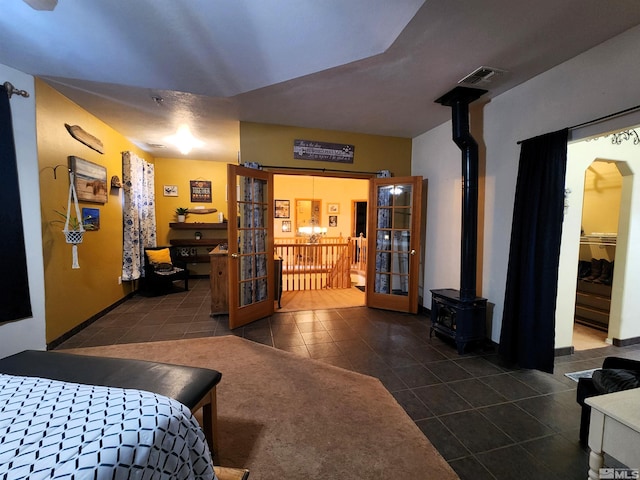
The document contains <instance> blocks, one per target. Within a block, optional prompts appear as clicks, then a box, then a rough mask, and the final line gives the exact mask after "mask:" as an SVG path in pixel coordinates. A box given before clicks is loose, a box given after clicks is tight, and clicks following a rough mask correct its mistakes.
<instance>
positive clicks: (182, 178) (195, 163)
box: [155, 158, 227, 275]
mask: <svg viewBox="0 0 640 480" xmlns="http://www.w3.org/2000/svg"><path fill="white" fill-rule="evenodd" d="M190 180H210V181H211V198H212V202H211V203H192V202H191V191H190V187H189V181H190ZM164 185H176V186H177V187H178V196H177V197H165V196H164V193H163V187H164ZM155 186H156V222H157V241H158V245H169V242H170V240H171V239H172V238H184V239H188V238H194V235H195V232H196V230H197V229H194V230H172V229H171V228H170V227H169V223H171V222H175V221H176V215H175V210H176V208H178V207H185V208H195V207H197V206H200V207H204V208H206V209H209V208H215V209H217V210H218V212H223V213H224V217H225V218H227V163H226V162H220V161H209V160H189V159H184V158H157V159H156V161H155ZM218 212H215V213H207V214H189V215H188V216H187V219H186V222H187V223H194V222H200V223H216V222H217V221H218ZM199 231H200V232H201V233H202V235H203V238H226V237H227V232H226V230H199ZM189 270H190V271H191V272H192V273H193V274H195V275H207V274H208V273H209V265H207V264H193V265H189Z"/></svg>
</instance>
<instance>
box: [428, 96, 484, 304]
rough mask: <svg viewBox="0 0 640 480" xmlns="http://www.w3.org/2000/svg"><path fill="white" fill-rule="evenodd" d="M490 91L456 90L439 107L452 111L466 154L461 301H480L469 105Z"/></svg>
mask: <svg viewBox="0 0 640 480" xmlns="http://www.w3.org/2000/svg"><path fill="white" fill-rule="evenodd" d="M485 93H487V91H486V90H481V89H478V88H468V87H456V88H454V89H453V90H451V91H450V92H448V93H446V94H445V95H443V96H442V97H440V98H439V99H438V100H436V103H440V104H442V105H445V106H450V107H451V123H452V127H453V129H452V130H453V132H452V133H453V141H454V143H455V144H456V145H457V146H458V147H459V148H460V150H461V151H462V229H461V244H460V299H461V300H463V301H468V300H474V299H475V298H476V274H477V264H478V253H477V252H478V176H479V173H478V163H479V159H478V143H477V142H476V141H475V139H474V138H473V136H472V135H471V133H470V129H469V103H471V102H473V101H474V100H477V99H478V98H480V96H482V95H484V94H485Z"/></svg>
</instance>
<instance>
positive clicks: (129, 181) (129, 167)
mask: <svg viewBox="0 0 640 480" xmlns="http://www.w3.org/2000/svg"><path fill="white" fill-rule="evenodd" d="M153 179H154V166H153V165H152V164H150V163H147V162H146V161H145V160H144V159H142V158H140V157H138V156H137V155H136V154H134V153H132V152H122V184H123V186H122V188H123V192H124V205H123V209H122V210H123V211H122V221H123V248H122V280H124V281H131V280H137V279H139V278H140V277H141V276H144V249H145V247H155V246H156V210H155V206H156V202H155V193H154V188H155V187H154V180H153Z"/></svg>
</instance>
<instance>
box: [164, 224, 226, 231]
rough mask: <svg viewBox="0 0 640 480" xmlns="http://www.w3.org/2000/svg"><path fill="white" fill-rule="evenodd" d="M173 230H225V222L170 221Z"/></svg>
mask: <svg viewBox="0 0 640 480" xmlns="http://www.w3.org/2000/svg"><path fill="white" fill-rule="evenodd" d="M169 227H170V228H172V229H173V230H226V229H227V222H222V223H204V222H175V223H170V224H169Z"/></svg>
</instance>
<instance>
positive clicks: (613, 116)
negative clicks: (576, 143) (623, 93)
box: [516, 105, 640, 145]
mask: <svg viewBox="0 0 640 480" xmlns="http://www.w3.org/2000/svg"><path fill="white" fill-rule="evenodd" d="M635 110H640V105H636V106H635V107H630V108H626V109H624V110H620V111H619V112H615V113H610V114H609V115H605V116H603V117H599V118H594V119H593V120H589V121H587V122H583V123H578V124H577V125H573V126H572V127H569V130H575V129H576V128H580V127H586V126H587V125H593V124H594V123H598V122H602V121H603V120H609V119H610V118H615V117H619V116H620V115H624V114H625V113H630V112H633V111H635ZM522 142H524V140H518V142H516V143H517V144H518V145H520V144H521V143H522Z"/></svg>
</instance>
